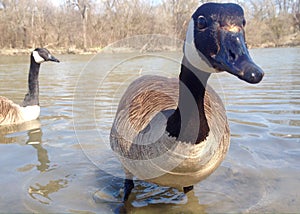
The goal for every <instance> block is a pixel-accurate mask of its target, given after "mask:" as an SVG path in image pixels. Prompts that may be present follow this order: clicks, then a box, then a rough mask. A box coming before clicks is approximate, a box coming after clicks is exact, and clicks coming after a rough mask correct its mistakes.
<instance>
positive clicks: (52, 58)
mask: <svg viewBox="0 0 300 214" xmlns="http://www.w3.org/2000/svg"><path fill="white" fill-rule="evenodd" d="M48 61H52V62H60V61H59V60H58V59H57V58H55V57H54V56H52V55H51V54H49V55H48Z"/></svg>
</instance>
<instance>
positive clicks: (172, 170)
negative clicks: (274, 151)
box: [110, 3, 264, 201]
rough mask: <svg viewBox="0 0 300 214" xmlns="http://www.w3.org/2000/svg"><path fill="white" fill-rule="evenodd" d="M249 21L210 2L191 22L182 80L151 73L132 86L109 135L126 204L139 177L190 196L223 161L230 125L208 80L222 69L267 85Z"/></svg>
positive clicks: (234, 6) (240, 12) (233, 6)
mask: <svg viewBox="0 0 300 214" xmlns="http://www.w3.org/2000/svg"><path fill="white" fill-rule="evenodd" d="M245 24H246V21H245V18H244V12H243V9H242V8H241V7H240V6H239V5H237V4H232V3H226V4H218V3H206V4H203V5H202V6H200V7H199V8H198V9H197V10H196V11H195V12H194V14H193V15H192V18H191V20H190V22H189V24H188V29H187V33H186V38H185V42H184V48H183V54H184V55H183V59H182V62H181V71H180V75H179V79H175V78H166V77H162V76H151V75H148V76H142V77H140V78H138V79H136V80H135V81H134V82H132V83H131V84H130V85H129V87H128V88H127V90H126V91H125V93H124V95H123V97H122V98H121V100H120V103H119V106H118V109H117V112H116V116H115V119H114V122H113V126H112V129H111V133H110V144H111V148H112V150H113V151H114V152H115V154H116V155H117V156H118V158H119V160H120V162H121V163H122V165H123V168H124V171H125V175H126V178H125V182H124V196H123V200H124V201H126V200H127V199H128V197H129V195H130V193H131V191H132V189H133V188H134V182H133V179H134V177H136V178H137V179H140V180H145V181H149V182H152V183H155V184H158V185H162V186H169V187H175V188H178V189H179V190H183V191H184V192H185V193H187V192H188V191H190V190H192V189H193V185H194V184H196V183H198V182H199V181H201V180H203V179H205V178H206V177H208V176H209V175H210V174H211V173H212V172H214V171H215V170H216V169H217V167H218V166H219V165H220V164H221V162H222V161H223V159H224V157H225V155H226V153H227V151H228V148H229V144H230V131H229V125H228V122H227V117H226V113H225V108H224V106H223V103H222V101H221V99H220V98H219V96H218V95H217V94H216V92H215V91H214V90H213V89H212V88H211V87H209V86H208V85H207V81H208V78H209V77H210V75H211V74H212V73H219V72H221V71H227V72H228V73H230V74H233V75H235V76H237V77H238V78H239V79H241V80H244V81H246V82H248V83H252V84H254V83H259V82H260V81H261V80H262V78H263V75H264V73H263V71H262V69H261V68H260V67H259V66H257V65H256V64H255V63H254V62H253V60H252V59H251V57H250V55H249V52H248V49H247V45H246V41H245V31H244V27H245ZM235 87H236V86H235Z"/></svg>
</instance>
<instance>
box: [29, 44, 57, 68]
mask: <svg viewBox="0 0 300 214" xmlns="http://www.w3.org/2000/svg"><path fill="white" fill-rule="evenodd" d="M31 56H32V59H34V61H35V62H36V63H38V64H41V63H43V62H46V61H52V62H59V60H58V59H56V58H55V57H54V56H53V55H51V54H50V52H49V51H48V50H47V49H46V48H36V49H35V50H34V51H32V53H31Z"/></svg>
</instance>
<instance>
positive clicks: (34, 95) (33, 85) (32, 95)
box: [22, 56, 40, 107]
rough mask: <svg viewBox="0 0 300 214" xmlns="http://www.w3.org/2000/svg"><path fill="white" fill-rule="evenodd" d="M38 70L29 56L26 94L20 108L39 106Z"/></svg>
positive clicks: (36, 64) (38, 66)
mask: <svg viewBox="0 0 300 214" xmlns="http://www.w3.org/2000/svg"><path fill="white" fill-rule="evenodd" d="M39 70H40V64H39V63H36V62H35V60H34V59H33V56H31V60H30V69H29V74H28V93H27V94H26V95H25V98H24V101H23V104H22V106H24V107H25V106H32V105H39Z"/></svg>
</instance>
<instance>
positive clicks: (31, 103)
mask: <svg viewBox="0 0 300 214" xmlns="http://www.w3.org/2000/svg"><path fill="white" fill-rule="evenodd" d="M46 61H53V62H59V60H58V59H56V58H55V57H54V56H52V55H51V54H50V52H49V51H48V50H47V49H45V48H36V49H35V50H34V51H33V52H32V53H31V55H30V69H29V75H28V93H27V94H26V95H25V98H24V101H23V103H22V104H21V105H18V104H15V103H14V102H13V101H11V100H9V99H7V98H5V97H1V96H0V125H9V124H17V123H22V122H25V121H30V120H34V119H37V118H38V117H39V115H40V106H39V80H38V78H39V70H40V65H41V63H43V62H46Z"/></svg>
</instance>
